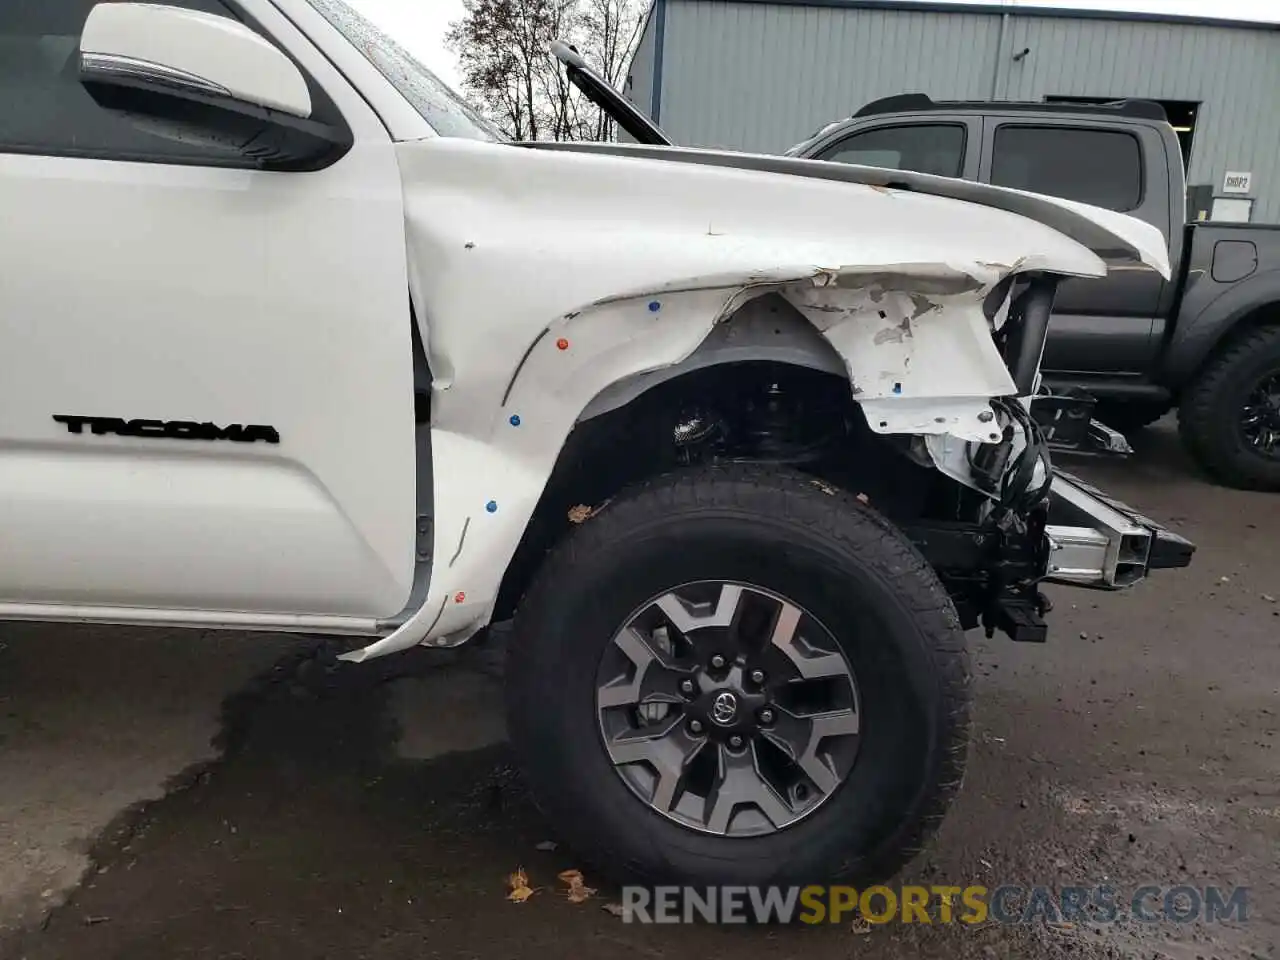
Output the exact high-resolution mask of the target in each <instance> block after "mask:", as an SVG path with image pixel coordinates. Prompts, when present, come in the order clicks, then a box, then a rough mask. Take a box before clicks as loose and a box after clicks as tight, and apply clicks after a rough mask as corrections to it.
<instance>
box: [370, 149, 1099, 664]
mask: <svg viewBox="0 0 1280 960" xmlns="http://www.w3.org/2000/svg"><path fill="white" fill-rule="evenodd" d="M398 150H399V158H400V164H401V172H402V177H403V180H404V184H405V193H406V217H407V240H408V247H409V254H410V282H411V287H412V294H413V300H414V304H415V307H416V309H417V316H418V318H419V322H420V323H421V324H422V325H423V334H424V343H425V344H426V345H427V352H428V359H429V362H430V366H431V370H432V374H433V377H434V385H433V395H432V443H433V461H434V475H435V491H434V493H435V523H434V553H433V556H434V560H433V571H432V578H431V583H430V589H429V591H428V596H427V600H426V602H425V603H424V605H423V606H422V607H421V609H420V610H418V611H417V613H415V614H414V615H412V616H411V617H410V618H409V619H408V620H407V621H406V622H404V623H403V624H402V625H401V626H399V627H398V628H397V629H395V631H394V632H392V633H391V634H390V635H389V636H387V637H385V638H383V639H382V640H380V641H378V642H377V643H374V644H373V645H371V646H370V647H367V648H365V649H364V650H361V651H357V652H355V653H354V654H352V655H351V659H364V658H366V657H370V656H378V655H381V654H384V653H389V652H392V651H394V650H399V649H404V648H405V647H408V646H411V645H413V644H416V643H418V642H422V641H426V642H444V643H453V642H456V641H460V640H462V639H465V638H466V637H468V636H470V635H471V634H472V633H474V632H475V631H476V630H477V629H479V628H480V627H482V626H483V625H484V624H485V623H487V622H488V619H489V616H490V614H491V612H492V609H493V606H494V603H495V600H496V597H497V592H498V588H499V585H500V583H501V581H502V577H503V573H504V571H505V570H506V567H507V564H508V563H509V562H510V560H511V557H512V555H513V553H514V551H515V549H516V547H517V545H518V544H519V542H520V539H521V536H522V535H523V533H524V530H525V527H526V525H527V523H528V521H529V518H530V516H531V514H532V512H533V510H534V507H535V506H536V504H537V501H538V498H539V496H540V495H541V493H542V490H543V487H544V485H545V483H546V481H547V479H548V478H549V477H550V475H551V472H552V469H553V467H554V466H555V462H556V458H557V456H558V455H559V452H560V449H561V447H562V445H563V444H564V441H565V438H566V437H567V436H568V434H569V432H570V431H571V430H572V428H573V426H574V423H575V422H576V421H577V420H578V418H579V415H580V414H581V412H582V411H583V410H584V409H585V408H586V407H587V405H588V404H589V403H590V402H591V400H592V398H593V397H595V396H596V395H597V394H599V393H600V392H601V391H603V390H605V389H606V388H608V387H610V386H611V385H612V384H615V383H616V382H618V381H620V380H622V379H624V378H627V377H631V376H634V375H635V374H638V373H642V372H645V371H650V370H657V369H661V368H663V367H665V366H669V365H672V364H676V363H679V362H680V361H681V360H683V359H684V358H686V357H688V356H689V354H691V353H692V352H693V351H694V350H695V349H697V347H698V345H699V344H700V343H701V342H702V340H703V339H704V338H705V337H706V336H707V335H708V333H710V331H711V330H712V329H713V327H714V325H715V324H716V323H717V322H720V321H721V320H723V319H724V318H726V317H727V316H729V315H731V313H732V311H733V310H734V309H736V308H737V306H738V305H739V304H741V303H743V302H744V301H745V300H746V299H749V298H750V297H752V296H756V295H758V294H760V293H762V292H766V291H777V292H779V293H781V294H782V295H783V296H785V297H786V298H787V299H788V300H789V301H790V302H791V303H792V304H794V305H795V306H796V307H797V309H799V310H800V311H801V312H802V313H804V315H805V316H806V317H808V318H809V319H810V321H811V322H812V323H813V324H814V326H815V327H816V328H817V329H818V330H819V331H820V332H821V333H822V335H823V336H824V337H826V338H827V340H828V342H830V343H831V344H832V346H833V347H834V348H835V349H836V351H837V352H838V353H839V354H840V356H841V357H842V358H843V360H844V362H845V363H846V365H847V368H848V370H849V374H850V378H851V381H852V384H853V387H852V389H854V390H855V391H856V392H855V397H856V399H857V400H858V402H860V403H861V404H862V405H863V408H864V410H866V412H867V414H868V418H869V419H870V420H871V421H872V423H873V426H875V428H877V429H879V430H881V431H882V432H886V433H894V432H899V433H900V432H909V433H924V434H933V435H941V434H950V435H954V436H956V437H959V438H965V439H975V438H976V439H983V438H985V437H986V436H987V434H988V433H989V429H986V427H987V425H986V424H985V423H984V422H983V418H982V414H983V412H984V411H989V410H990V407H989V404H988V402H987V401H988V400H989V398H990V397H993V396H999V395H1009V394H1011V393H1012V392H1013V391H1014V386H1013V383H1012V381H1011V378H1010V376H1009V374H1008V371H1007V370H1005V369H1004V365H1003V363H1002V362H1001V361H1000V358H999V356H998V354H997V352H996V349H995V346H994V343H993V342H992V340H991V337H990V333H989V328H988V325H987V321H986V319H985V317H984V316H983V314H982V310H981V303H982V299H983V297H984V296H985V294H986V292H987V291H988V290H990V288H991V286H992V285H994V284H995V283H996V282H998V281H999V280H1000V279H1002V278H1003V277H1004V276H1006V275H1007V274H1009V273H1011V272H1017V271H1020V270H1031V269H1036V270H1050V271H1054V272H1057V273H1061V274H1064V275H1071V276H1086V277H1087V276H1102V275H1103V274H1104V273H1105V270H1106V268H1105V265H1104V264H1103V263H1102V262H1101V261H1100V260H1099V259H1098V257H1096V256H1095V255H1094V254H1093V253H1091V252H1090V251H1089V250H1088V249H1086V248H1085V247H1083V246H1081V245H1080V244H1079V243H1077V242H1076V241H1074V240H1072V239H1070V238H1068V237H1067V236H1065V235H1063V234H1062V233H1060V232H1057V231H1055V230H1053V229H1051V228H1049V227H1046V226H1044V225H1043V224H1040V223H1037V222H1035V221H1033V220H1029V219H1027V218H1025V217H1023V216H1019V215H1017V214H1013V213H1010V212H1008V211H1006V210H1000V209H994V208H991V207H985V206H979V205H976V204H973V203H966V202H962V201H958V200H954V199H946V198H939V197H932V196H924V195H918V194H891V192H889V191H885V190H883V189H876V188H872V187H867V186H863V185H856V184H849V183H843V182H832V181H827V180H823V179H818V178H801V177H789V176H780V175H777V174H770V173H761V172H756V171H747V170H727V169H720V168H716V167H713V166H707V165H697V164H684V163H666V162H662V161H659V160H650V159H634V158H619V157H616V156H609V155H604V154H598V153H587V152H584V153H574V152H566V151H535V150H525V149H522V148H517V147H511V146H503V145H494V144H484V143H475V142H469V141H462V140H450V139H444V138H441V139H433V140H429V141H422V142H417V143H405V144H400V145H399V147H398Z"/></svg>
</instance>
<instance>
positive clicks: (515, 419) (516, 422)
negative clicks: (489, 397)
mask: <svg viewBox="0 0 1280 960" xmlns="http://www.w3.org/2000/svg"><path fill="white" fill-rule="evenodd" d="M508 422H509V423H510V424H511V425H512V426H513V427H518V426H520V414H518V413H513V414H512V415H511V419H510V420H509V421H508Z"/></svg>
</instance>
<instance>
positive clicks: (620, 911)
mask: <svg viewBox="0 0 1280 960" xmlns="http://www.w3.org/2000/svg"><path fill="white" fill-rule="evenodd" d="M601 908H602V909H604V910H607V911H608V912H609V913H612V914H613V915H614V916H615V917H621V916H624V915H625V914H626V912H627V911H626V909H625V908H623V906H622V904H620V903H605V904H601Z"/></svg>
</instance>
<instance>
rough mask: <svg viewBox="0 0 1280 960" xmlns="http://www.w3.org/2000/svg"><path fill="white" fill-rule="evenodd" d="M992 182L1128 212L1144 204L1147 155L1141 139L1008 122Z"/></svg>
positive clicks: (1000, 134) (998, 141)
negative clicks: (1144, 164)
mask: <svg viewBox="0 0 1280 960" xmlns="http://www.w3.org/2000/svg"><path fill="white" fill-rule="evenodd" d="M991 182H992V183H994V184H995V185H996V186H1000V187H1016V188H1017V189H1019V190H1030V191H1032V192H1034V193H1044V194H1048V195H1049V196H1051V197H1062V198H1063V199H1064V200H1078V201H1080V202H1081V203H1091V204H1093V205H1094V206H1098V207H1106V208H1107V209H1108V210H1119V211H1122V212H1123V211H1127V210H1133V209H1134V208H1135V207H1137V206H1138V204H1139V203H1141V202H1142V152H1141V148H1140V147H1139V146H1138V138H1137V137H1134V136H1132V135H1131V134H1128V133H1122V132H1120V131H1118V130H1090V129H1088V128H1087V127H1028V126H1021V125H1018V124H1005V125H1004V126H1001V127H999V128H998V129H997V130H996V136H995V145H994V148H993V152H992V157H991Z"/></svg>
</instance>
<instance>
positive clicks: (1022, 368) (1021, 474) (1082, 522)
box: [904, 275, 1195, 642]
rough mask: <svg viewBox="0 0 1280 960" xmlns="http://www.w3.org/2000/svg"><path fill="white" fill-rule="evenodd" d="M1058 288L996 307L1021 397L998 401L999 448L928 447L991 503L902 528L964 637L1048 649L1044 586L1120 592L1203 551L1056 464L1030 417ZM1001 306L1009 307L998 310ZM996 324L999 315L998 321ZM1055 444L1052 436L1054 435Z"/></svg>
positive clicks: (991, 307)
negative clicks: (980, 633) (981, 634)
mask: <svg viewBox="0 0 1280 960" xmlns="http://www.w3.org/2000/svg"><path fill="white" fill-rule="evenodd" d="M1057 282H1058V279H1057V278H1056V277H1054V276H1052V275H1032V276H1030V277H1023V278H1020V279H1018V280H1016V281H1015V280H1014V278H1012V277H1010V278H1009V281H1008V282H1006V283H1002V284H1001V285H1000V286H999V287H997V288H996V289H994V290H993V291H992V293H991V295H990V296H989V297H988V301H987V310H988V313H989V316H990V317H991V319H992V322H993V336H994V337H995V340H996V344H997V346H998V348H999V349H1000V354H1001V356H1002V358H1003V359H1004V360H1005V362H1006V364H1007V365H1008V369H1009V373H1010V375H1011V377H1012V378H1013V381H1014V383H1015V384H1016V386H1017V388H1018V393H1019V396H1021V397H1025V398H1027V399H1026V400H1020V399H1015V398H1004V399H994V400H993V401H992V410H993V412H994V416H995V419H994V421H993V423H994V424H995V425H996V426H997V427H998V428H999V432H1000V434H1001V439H1000V440H999V442H996V443H980V442H973V441H968V442H958V441H956V440H955V438H953V437H948V436H941V437H930V438H928V439H927V441H926V446H927V448H928V450H929V453H930V456H931V458H932V460H933V462H934V464H935V465H936V466H937V467H938V469H939V470H941V471H942V472H944V473H946V474H947V475H949V476H951V477H952V478H953V479H956V480H957V481H958V482H961V483H963V484H964V485H966V486H967V487H970V488H971V489H973V490H976V491H979V492H981V493H982V494H984V495H985V496H986V498H987V502H986V503H985V504H983V505H981V506H980V507H979V508H978V511H977V516H976V518H974V519H971V520H955V521H932V522H918V523H909V524H905V525H904V527H905V529H906V531H907V533H908V535H909V536H910V537H911V539H912V540H913V541H914V542H915V544H916V546H917V547H918V548H919V549H920V550H921V552H922V553H923V554H924V556H925V558H926V559H928V560H929V562H930V563H931V564H932V565H933V567H934V568H935V570H937V572H938V573H939V575H940V577H941V579H942V580H943V582H944V584H946V586H947V588H948V590H949V592H950V593H951V595H952V599H953V600H954V601H955V603H956V607H957V610H958V612H959V614H960V618H961V621H962V623H963V625H964V627H965V628H966V629H970V628H973V627H976V626H978V625H981V626H983V627H984V629H985V630H986V633H987V636H991V635H993V634H994V632H995V631H997V630H999V631H1001V632H1002V633H1004V634H1006V635H1007V636H1009V637H1010V638H1011V639H1013V640H1016V641H1031V642H1043V641H1044V640H1045V639H1046V638H1047V626H1046V624H1045V622H1044V620H1043V616H1044V614H1045V613H1046V612H1047V611H1048V610H1049V609H1050V607H1051V605H1050V603H1049V601H1048V598H1047V597H1046V596H1045V595H1044V593H1043V592H1041V590H1040V585H1041V584H1043V583H1059V584H1066V585H1069V586H1076V587H1087V588H1093V589H1104V590H1118V589H1123V588H1126V587H1130V586H1132V585H1134V584H1135V583H1137V582H1138V581H1140V580H1142V579H1143V578H1145V577H1146V576H1147V574H1148V573H1150V572H1151V571H1153V570H1157V569H1167V568H1174V567H1185V566H1187V565H1188V564H1189V563H1190V561H1191V555H1192V553H1193V552H1194V550H1195V547H1194V546H1193V545H1192V544H1191V543H1190V542H1189V541H1187V540H1186V539H1184V538H1183V537H1181V536H1179V535H1178V534H1176V533H1173V532H1171V531H1169V530H1167V529H1165V528H1164V527H1162V526H1161V525H1159V524H1157V523H1155V522H1154V521H1152V520H1150V519H1149V518H1147V517H1144V516H1143V515H1141V514H1140V513H1138V512H1137V511H1135V510H1134V509H1132V508H1131V507H1129V506H1127V505H1126V504H1123V503H1121V502H1120V501H1118V500H1115V499H1114V498H1111V497H1108V496H1106V495H1105V494H1103V493H1101V492H1100V491H1099V490H1097V489H1096V488H1094V487H1092V486H1090V485H1088V484H1086V483H1084V482H1083V481H1081V480H1080V479H1078V478H1077V477H1075V476H1073V475H1071V474H1069V473H1066V472H1065V471H1062V470H1059V469H1056V468H1055V467H1054V466H1053V464H1052V461H1051V454H1050V446H1051V442H1050V436H1051V433H1050V431H1047V430H1045V429H1044V428H1043V426H1042V422H1043V421H1042V418H1039V417H1035V416H1033V415H1032V413H1031V412H1030V410H1032V409H1034V407H1035V404H1036V402H1037V400H1038V399H1039V398H1038V397H1037V392H1038V390H1039V387H1040V383H1039V379H1040V378H1039V367H1040V357H1041V354H1042V352H1043V348H1044V342H1045V338H1046V336H1047V333H1048V321H1049V316H1050V314H1051V312H1052V307H1053V299H1054V292H1055V288H1056V286H1057ZM998 301H1003V302H1002V303H999V304H998V305H997V302H998ZM1000 315H1003V317H1001V316H1000ZM1047 434H1048V435H1047Z"/></svg>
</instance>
